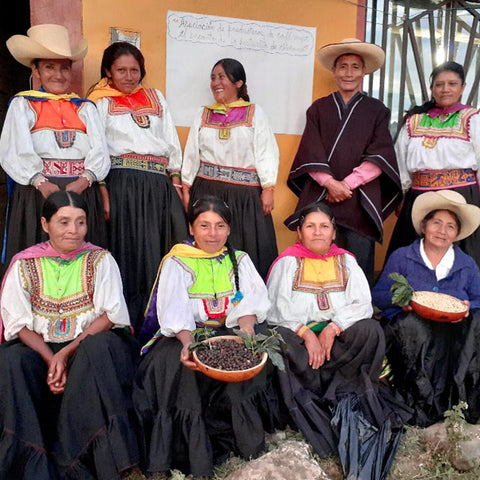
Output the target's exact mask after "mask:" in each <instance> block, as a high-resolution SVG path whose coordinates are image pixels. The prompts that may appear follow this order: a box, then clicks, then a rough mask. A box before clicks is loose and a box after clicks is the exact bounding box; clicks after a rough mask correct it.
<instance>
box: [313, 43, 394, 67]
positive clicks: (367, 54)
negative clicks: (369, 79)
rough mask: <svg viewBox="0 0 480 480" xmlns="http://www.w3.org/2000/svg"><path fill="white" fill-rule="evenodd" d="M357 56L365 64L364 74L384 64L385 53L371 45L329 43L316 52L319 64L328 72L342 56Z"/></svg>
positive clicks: (376, 46)
mask: <svg viewBox="0 0 480 480" xmlns="http://www.w3.org/2000/svg"><path fill="white" fill-rule="evenodd" d="M347 54H352V55H358V56H359V57H362V59H363V62H364V64H365V73H373V72H375V71H376V70H378V69H379V68H380V67H381V66H382V65H383V63H384V62H385V52H384V51H383V49H382V48H381V47H379V46H378V45H375V44H373V43H365V42H341V43H331V44H329V45H325V46H324V47H322V48H320V49H319V50H318V52H317V58H318V60H319V62H320V63H321V64H322V65H323V66H324V67H325V68H327V69H328V70H332V68H333V67H334V63H335V60H336V59H337V58H338V57H341V56H342V55H347Z"/></svg>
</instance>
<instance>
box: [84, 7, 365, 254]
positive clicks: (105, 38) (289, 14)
mask: <svg viewBox="0 0 480 480" xmlns="http://www.w3.org/2000/svg"><path fill="white" fill-rule="evenodd" d="M168 10H176V11H182V12H192V13H200V14H207V15H218V16H226V17H235V18H243V19H252V20H261V21H268V22H278V23H286V24H291V25H300V26H308V27H316V29H317V49H318V48H319V47H320V46H321V45H323V44H325V43H330V42H334V41H337V40H341V39H343V38H346V37H353V36H357V28H359V24H360V27H361V22H359V21H358V20H359V19H358V12H357V6H355V5H354V2H345V1H344V0H295V1H294V0H243V1H242V2H239V1H238V0H223V1H222V2H220V3H218V2H212V1H211V0H168V1H161V0H121V1H118V0H83V33H84V37H85V38H86V39H87V40H88V42H89V52H88V55H87V57H86V59H85V62H84V90H85V91H86V90H87V89H88V87H89V86H90V85H91V84H92V83H94V82H95V81H96V80H97V79H98V75H99V70H100V61H101V55H102V52H103V49H104V48H105V47H106V46H107V45H108V43H109V39H110V27H117V28H121V29H126V30H133V31H138V32H140V33H141V49H142V52H143V54H144V55H145V58H146V67H147V76H146V78H145V82H144V83H145V85H146V86H151V87H157V88H160V90H162V91H163V92H165V83H166V77H165V62H166V15H167V11H168ZM358 35H360V36H361V35H363V30H362V31H361V32H358ZM360 38H361V37H360ZM247 80H248V72H247ZM198 81H199V82H205V83H206V82H209V79H208V78H199V79H198ZM265 81H266V82H267V81H268V82H271V83H272V85H274V84H275V79H274V78H266V79H265ZM333 89H334V83H333V80H332V77H331V74H330V73H329V72H328V71H326V70H324V69H323V68H322V67H321V66H320V64H319V63H318V62H315V70H314V84H313V91H312V100H313V99H316V98H318V97H320V96H323V95H326V94H328V93H330V92H331V91H332V90H333ZM167 101H168V98H167ZM253 101H255V99H253ZM178 131H179V136H180V140H181V142H182V146H183V145H184V144H185V141H186V136H187V134H188V129H187V128H179V129H178ZM299 141H300V136H298V135H277V142H278V145H279V148H280V172H279V178H278V186H277V188H276V191H275V210H274V212H273V216H274V221H275V227H276V232H277V239H278V245H279V249H280V250H282V249H284V248H285V247H286V246H288V245H289V244H291V243H292V242H293V241H294V240H295V238H296V236H295V234H294V233H292V232H290V231H289V230H287V228H286V227H284V225H283V220H284V219H285V218H286V217H287V216H288V215H290V214H291V213H292V211H293V209H294V207H295V205H296V197H295V196H294V195H293V194H292V193H291V192H290V191H289V190H288V188H287V187H286V177H287V175H288V171H289V169H290V165H291V163H292V161H293V157H294V156H295V153H296V151H297V147H298V143H299Z"/></svg>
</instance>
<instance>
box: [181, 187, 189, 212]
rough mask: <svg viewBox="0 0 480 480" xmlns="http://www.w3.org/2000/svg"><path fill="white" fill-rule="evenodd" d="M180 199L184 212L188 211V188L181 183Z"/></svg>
mask: <svg viewBox="0 0 480 480" xmlns="http://www.w3.org/2000/svg"><path fill="white" fill-rule="evenodd" d="M182 200H183V208H184V209H185V211H186V212H188V204H189V202H190V188H189V187H187V186H186V185H182Z"/></svg>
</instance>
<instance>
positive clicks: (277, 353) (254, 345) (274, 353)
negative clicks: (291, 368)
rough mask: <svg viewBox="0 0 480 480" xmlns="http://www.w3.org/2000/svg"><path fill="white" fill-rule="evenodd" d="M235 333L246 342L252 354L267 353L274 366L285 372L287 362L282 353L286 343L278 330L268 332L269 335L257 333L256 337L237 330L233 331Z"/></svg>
mask: <svg viewBox="0 0 480 480" xmlns="http://www.w3.org/2000/svg"><path fill="white" fill-rule="evenodd" d="M233 333H235V335H238V336H239V337H240V338H241V339H242V340H243V341H244V343H245V346H246V347H247V349H248V350H250V351H251V352H252V353H254V354H255V353H263V352H265V353H266V354H267V355H268V357H269V358H270V361H271V362H272V364H273V365H274V366H276V367H277V368H278V369H279V370H282V371H284V370H285V362H284V361H283V356H282V353H281V351H282V344H284V343H285V341H284V340H283V337H282V335H280V333H278V331H277V329H276V328H273V329H269V330H267V334H268V335H264V334H263V333H257V334H256V335H255V336H254V337H252V335H250V334H248V333H244V332H242V331H240V330H238V329H236V328H234V329H233Z"/></svg>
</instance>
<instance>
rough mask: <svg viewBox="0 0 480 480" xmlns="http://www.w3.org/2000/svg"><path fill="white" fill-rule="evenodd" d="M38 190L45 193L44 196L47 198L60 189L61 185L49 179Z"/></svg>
mask: <svg viewBox="0 0 480 480" xmlns="http://www.w3.org/2000/svg"><path fill="white" fill-rule="evenodd" d="M37 190H38V191H39V192H40V193H41V194H42V195H43V198H47V197H48V196H49V195H51V194H52V193H55V192H59V191H60V187H59V186H58V185H56V184H55V183H52V182H49V181H48V180H45V181H44V182H43V183H41V184H40V185H39V186H38V187H37Z"/></svg>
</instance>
